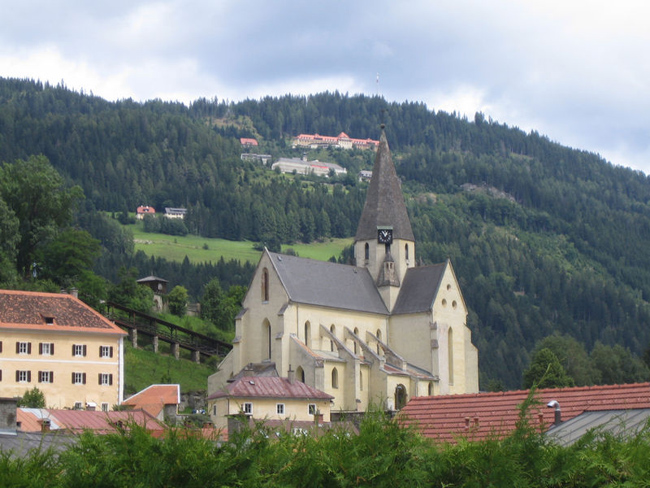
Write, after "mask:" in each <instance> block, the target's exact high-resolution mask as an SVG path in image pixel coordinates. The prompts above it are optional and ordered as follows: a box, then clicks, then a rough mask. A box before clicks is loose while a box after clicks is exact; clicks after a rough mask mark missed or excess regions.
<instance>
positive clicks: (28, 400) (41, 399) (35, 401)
mask: <svg viewBox="0 0 650 488" xmlns="http://www.w3.org/2000/svg"><path fill="white" fill-rule="evenodd" d="M18 406H19V407H27V408H45V395H44V394H43V392H42V391H41V390H39V389H38V387H37V386H35V387H34V388H32V389H31V390H27V391H26V392H25V394H24V395H23V397H22V398H21V399H20V401H19V402H18Z"/></svg>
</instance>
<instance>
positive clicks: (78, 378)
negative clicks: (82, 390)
mask: <svg viewBox="0 0 650 488" xmlns="http://www.w3.org/2000/svg"><path fill="white" fill-rule="evenodd" d="M72 384H73V385H85V384H86V373H72Z"/></svg>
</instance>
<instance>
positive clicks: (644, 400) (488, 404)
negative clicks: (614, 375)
mask: <svg viewBox="0 0 650 488" xmlns="http://www.w3.org/2000/svg"><path fill="white" fill-rule="evenodd" d="M529 394H530V390H517V391H505V392H494V393H475V394H465V395H441V396H427V397H417V398H412V399H411V401H410V402H409V403H408V404H407V405H406V407H404V408H403V409H402V411H401V412H400V414H399V419H400V421H401V422H402V424H403V425H405V426H413V427H414V428H415V429H417V430H418V431H419V432H420V433H421V434H422V435H424V436H425V437H429V438H431V439H435V440H436V441H441V442H454V441H455V440H456V439H458V438H466V439H469V440H483V439H486V438H488V437H497V438H503V437H506V436H508V435H509V434H510V433H512V431H514V430H515V427H516V424H517V420H518V419H519V413H520V408H519V406H520V405H522V404H523V403H524V401H525V400H526V399H527V398H528V396H529ZM534 400H535V401H534V404H533V406H532V407H531V408H530V409H529V410H528V420H529V423H530V425H531V426H533V427H534V428H536V429H539V430H540V431H541V432H547V431H549V429H551V428H552V429H558V428H560V429H561V428H562V427H563V425H562V424H564V423H565V422H566V423H567V424H568V423H569V421H572V420H573V419H577V418H578V417H580V416H583V415H585V414H586V413H594V412H601V413H603V414H604V413H611V412H618V413H622V412H626V411H632V410H639V409H646V410H647V409H650V383H636V384H629V385H608V386H590V387H589V386H584V387H575V388H547V389H542V390H537V391H536V392H534ZM556 421H557V424H556ZM578 431H579V430H578ZM549 433H550V432H549Z"/></svg>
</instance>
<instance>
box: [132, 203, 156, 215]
mask: <svg viewBox="0 0 650 488" xmlns="http://www.w3.org/2000/svg"><path fill="white" fill-rule="evenodd" d="M135 213H137V214H145V213H146V214H155V213H156V209H155V208H153V207H150V206H148V205H140V206H139V207H138V208H137V209H136V210H135Z"/></svg>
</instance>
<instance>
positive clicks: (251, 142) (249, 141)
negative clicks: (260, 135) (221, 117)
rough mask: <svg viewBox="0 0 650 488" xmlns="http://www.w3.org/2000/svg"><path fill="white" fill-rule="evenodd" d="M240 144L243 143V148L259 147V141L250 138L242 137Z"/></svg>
mask: <svg viewBox="0 0 650 488" xmlns="http://www.w3.org/2000/svg"><path fill="white" fill-rule="evenodd" d="M239 142H240V143H241V145H242V146H245V145H246V144H249V145H251V146H257V140H255V139H252V138H250V137H242V138H241V139H239Z"/></svg>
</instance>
